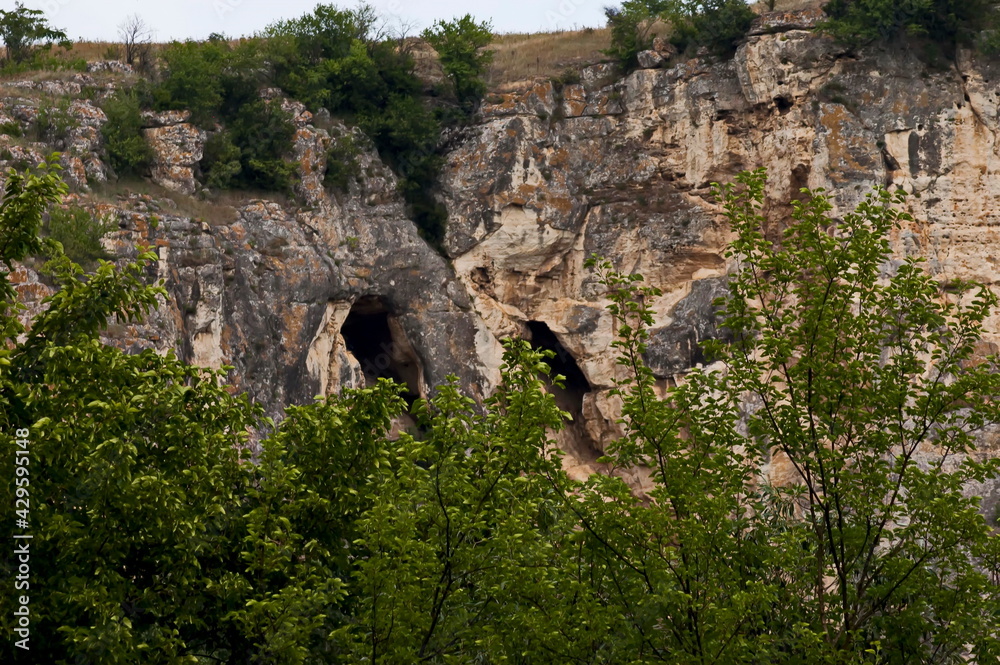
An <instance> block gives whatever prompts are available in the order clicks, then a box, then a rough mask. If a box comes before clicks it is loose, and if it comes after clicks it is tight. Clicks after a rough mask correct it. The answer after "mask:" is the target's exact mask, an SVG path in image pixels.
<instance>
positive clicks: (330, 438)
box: [0, 168, 1000, 665]
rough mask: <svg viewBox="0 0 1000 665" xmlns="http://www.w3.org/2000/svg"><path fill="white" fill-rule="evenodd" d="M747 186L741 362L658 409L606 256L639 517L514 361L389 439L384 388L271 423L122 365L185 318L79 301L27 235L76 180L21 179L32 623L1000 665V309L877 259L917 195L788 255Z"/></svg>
mask: <svg viewBox="0 0 1000 665" xmlns="http://www.w3.org/2000/svg"><path fill="white" fill-rule="evenodd" d="M739 180H740V183H741V185H740V186H739V187H729V186H727V187H720V188H719V189H718V190H717V191H718V194H719V197H720V200H721V202H722V204H723V206H724V210H725V212H726V215H727V217H728V219H729V222H730V225H731V227H732V229H733V231H734V235H735V240H734V242H733V244H732V245H731V247H730V252H729V256H730V259H731V260H732V261H733V266H734V270H733V272H732V277H731V280H730V295H729V296H728V297H727V298H725V299H724V300H725V301H724V304H723V317H724V319H725V321H724V324H725V326H726V327H727V328H728V329H729V330H730V331H731V333H732V335H731V336H730V339H732V340H733V341H732V342H729V343H725V344H724V343H722V342H714V343H710V344H708V345H707V348H706V352H707V353H708V354H709V355H710V357H712V358H713V359H715V360H716V362H718V363H719V365H717V366H715V367H711V368H709V369H704V370H701V369H698V370H692V371H691V372H689V373H688V374H687V375H686V377H684V380H683V381H682V382H681V383H680V384H679V385H676V386H674V387H669V388H667V389H666V392H665V393H663V392H662V386H661V385H660V383H659V382H658V380H657V377H655V376H654V375H653V374H652V372H651V371H650V370H649V369H648V368H647V367H646V365H645V363H644V362H643V360H642V358H643V353H644V351H645V344H646V342H647V340H648V338H649V334H650V326H652V325H653V323H654V322H653V318H652V317H653V314H652V310H651V309H650V307H649V303H650V302H651V301H652V300H653V299H654V298H655V297H657V296H658V295H659V292H658V291H656V290H655V289H652V288H649V287H644V286H643V285H642V280H641V277H640V276H638V275H632V274H624V273H620V272H617V271H615V270H614V269H613V267H612V266H611V265H610V264H608V263H607V262H601V261H596V260H595V261H594V264H593V265H595V266H596V268H597V270H598V273H599V275H600V278H601V281H602V283H603V284H604V286H605V288H606V289H607V294H606V295H607V297H608V299H609V301H610V313H611V315H612V317H613V318H614V322H615V326H616V330H617V331H618V340H617V341H616V342H615V348H616V349H617V351H618V353H619V354H620V359H619V363H620V366H621V367H622V368H623V369H625V370H627V371H625V372H623V373H622V375H621V379H620V380H618V381H617V382H616V384H615V386H614V388H613V392H614V394H615V395H616V396H617V397H619V398H620V399H621V400H622V404H623V419H622V422H621V424H622V427H623V428H624V431H625V434H624V436H623V437H622V438H621V439H619V440H617V441H614V442H611V443H609V444H608V445H607V447H606V454H607V457H606V458H605V459H604V460H602V461H603V462H604V463H606V464H608V465H609V467H610V468H611V469H623V468H631V467H634V466H636V465H641V466H642V467H644V468H646V469H648V470H650V472H651V484H650V487H649V488H648V491H647V492H646V493H645V495H644V496H642V497H637V496H635V495H634V494H633V493H632V491H631V490H630V489H629V487H628V486H627V485H626V484H625V483H624V482H623V481H622V480H621V478H619V477H617V476H615V475H609V476H604V475H595V476H593V477H591V478H589V479H588V480H586V481H585V482H574V481H571V480H570V479H569V478H568V477H567V476H566V474H565V473H564V472H563V470H562V462H561V459H560V453H559V452H558V451H557V450H556V449H555V447H554V446H553V445H552V443H551V441H550V438H549V437H550V433H551V432H552V430H554V429H557V428H559V427H560V426H561V425H562V422H563V418H564V417H565V414H564V413H562V412H561V411H560V410H559V409H558V408H557V406H556V403H555V398H554V396H553V395H552V393H551V391H550V390H548V389H547V388H546V380H545V375H546V374H547V373H549V368H548V366H547V365H546V362H545V354H543V353H541V352H538V351H534V350H532V349H531V348H530V346H529V345H528V344H527V343H525V342H522V341H508V342H507V343H506V347H507V353H506V355H505V364H504V366H503V367H502V372H501V381H500V384H499V386H498V387H497V389H496V391H495V392H494V394H493V396H492V397H490V398H489V399H488V400H487V401H486V403H485V404H483V405H481V406H479V405H476V404H475V403H474V402H473V401H472V400H471V399H469V398H468V397H465V396H463V394H462V391H461V389H460V387H459V386H458V385H456V383H455V381H454V380H451V381H449V382H448V383H446V384H445V385H443V386H439V387H438V389H437V392H436V394H435V396H434V397H432V398H431V399H429V400H421V401H418V402H417V403H416V405H415V406H414V407H413V409H412V412H413V415H414V417H415V418H416V419H417V420H418V421H419V424H420V428H419V430H414V431H412V432H406V433H402V434H400V435H399V436H398V437H390V436H389V430H390V423H391V421H392V419H393V418H394V417H395V416H397V415H398V414H399V413H400V412H401V411H402V410H403V409H404V408H406V406H405V402H404V401H403V399H402V398H401V397H400V394H399V393H400V388H399V387H397V386H394V385H392V384H390V383H389V382H386V381H381V382H379V383H378V384H376V385H375V386H372V387H369V388H365V389H362V390H356V391H348V392H347V393H345V395H343V396H341V397H330V398H328V399H325V400H321V401H318V402H316V403H314V404H310V405H305V406H299V407H290V408H289V409H287V411H286V415H285V419H284V420H283V421H282V422H281V424H280V425H278V426H277V427H274V426H273V423H269V422H267V421H266V420H264V419H262V418H261V415H260V414H261V409H260V407H258V406H255V405H253V404H251V403H250V402H249V400H248V399H247V398H246V397H245V396H234V395H232V394H230V391H228V390H226V388H225V386H224V384H225V381H226V371H225V368H224V369H223V370H220V371H212V370H204V369H199V368H194V367H189V366H186V365H184V364H183V363H181V362H179V361H178V360H177V359H176V358H175V357H174V356H173V354H167V355H164V356H161V355H159V354H157V353H154V352H152V351H143V352H140V353H135V354H126V353H124V352H122V351H121V350H118V349H115V348H112V347H108V346H104V345H103V344H101V343H100V341H99V338H98V336H99V334H100V331H101V330H102V329H103V328H104V327H105V326H106V325H107V324H108V323H109V322H110V321H111V320H112V317H114V320H115V321H118V322H127V321H131V320H135V319H138V318H140V317H141V316H143V315H144V314H146V313H147V312H149V311H150V310H151V309H152V308H153V307H155V306H156V305H157V303H158V302H159V300H160V298H161V297H162V296H163V295H164V291H163V290H162V289H161V288H158V287H151V286H148V284H147V281H146V280H147V279H148V278H147V274H148V272H149V270H148V269H149V268H150V265H149V264H150V263H151V262H153V261H155V260H156V258H155V254H153V253H151V252H147V251H142V252H141V253H140V256H139V258H138V260H137V261H134V262H131V263H126V264H125V265H123V266H122V267H120V268H116V267H115V266H113V265H112V264H109V263H102V264H101V266H100V267H99V268H98V270H97V271H96V272H95V273H94V275H93V276H91V277H89V278H88V279H82V278H81V276H80V274H79V269H78V268H76V267H74V266H73V265H72V263H71V262H70V261H69V260H68V259H66V258H65V257H64V256H61V253H60V251H59V248H58V247H57V246H56V245H54V244H53V243H51V242H44V241H42V240H40V239H39V238H38V235H37V232H38V229H39V225H40V224H41V220H42V218H43V214H44V212H45V210H46V208H47V207H48V206H49V205H50V204H53V203H55V202H57V201H58V199H59V198H60V196H61V194H62V193H64V192H65V186H64V185H62V184H61V183H60V181H59V180H58V178H57V177H56V175H55V174H54V173H53V172H52V171H50V170H48V169H44V168H43V169H42V170H41V171H40V172H37V173H29V174H12V175H10V176H9V178H8V181H7V186H6V190H5V196H4V199H3V201H2V202H0V330H2V331H3V335H4V343H3V344H0V445H2V451H3V452H2V459H0V473H4V474H6V477H7V478H10V479H12V480H14V481H16V482H8V483H3V484H2V486H0V487H2V490H0V501H2V503H3V505H4V506H7V507H8V508H7V510H8V511H11V512H8V513H7V518H8V523H9V524H14V526H15V533H30V534H31V535H32V539H31V540H30V541H29V547H30V557H29V559H30V564H29V565H28V568H29V572H30V586H28V585H25V586H23V587H20V588H19V589H18V591H17V594H18V595H22V594H23V595H24V596H25V597H26V598H27V600H26V601H22V600H21V599H20V598H18V599H17V601H18V604H17V605H16V606H15V607H16V608H19V607H20V606H21V605H24V606H25V607H27V608H28V609H27V610H25V611H26V612H28V616H29V619H28V625H29V626H30V629H28V630H27V635H28V636H29V637H25V639H29V644H30V648H31V651H30V652H28V653H30V656H31V658H32V660H33V662H51V663H58V662H83V663H127V662H143V663H151V664H157V663H164V664H165V663H179V662H191V663H201V662H222V663H231V664H233V665H236V664H238V663H263V662H267V663H281V664H285V663H288V664H301V663H307V662H308V663H358V662H368V663H400V664H402V663H414V662H429V663H455V662H491V663H498V662H521V663H528V662H530V663H553V664H556V663H560V664H561V663H571V662H588V663H606V664H608V665H611V664H619V663H649V662H666V663H677V664H682V663H685V664H686V663H704V662H718V663H747V664H750V663H779V664H786V663H787V664H789V665H791V664H793V663H825V664H835V665H841V664H843V665H849V664H850V665H853V664H859V663H892V664H894V665H897V664H898V665H903V664H905V663H960V662H966V655H967V654H971V655H972V656H973V657H976V658H977V659H978V662H980V663H987V662H996V659H997V658H998V657H1000V635H998V634H997V632H996V626H997V624H996V617H997V616H998V614H997V613H998V611H1000V586H998V583H997V576H998V575H1000V535H997V534H994V533H991V531H990V527H989V525H988V524H987V523H986V521H985V519H984V518H983V517H982V515H981V514H980V512H979V510H978V509H979V503H978V500H977V499H976V498H970V497H968V496H966V494H965V492H964V490H965V489H966V488H967V487H968V486H969V484H970V483H977V482H983V481H986V480H989V479H993V478H996V476H997V474H998V473H1000V469H998V466H1000V460H997V459H993V460H990V459H988V458H985V457H984V455H983V454H982V451H976V450H975V448H974V444H975V442H976V439H975V438H974V437H975V435H977V434H978V433H981V432H982V431H983V430H984V428H986V427H988V426H993V425H996V424H998V423H1000V406H998V398H997V395H998V394H1000V374H998V373H997V367H996V363H997V358H996V357H995V356H991V357H986V358H983V357H980V356H979V355H978V350H979V345H978V342H979V340H980V338H981V334H982V326H983V322H984V321H985V320H986V317H987V316H989V315H990V313H991V310H992V309H993V308H994V306H995V305H996V300H997V299H996V297H995V296H994V295H992V293H991V292H990V291H989V290H987V289H985V288H983V287H978V286H975V285H970V284H949V285H948V289H949V290H948V291H947V292H944V291H943V290H942V287H941V286H940V285H939V284H938V283H937V282H936V281H934V280H933V279H932V278H931V277H930V276H928V275H927V274H926V273H924V272H923V271H922V270H921V266H920V263H919V261H917V260H914V259H907V260H904V261H902V262H891V261H889V260H888V259H889V256H890V250H889V243H888V240H887V238H888V234H889V232H890V231H891V230H892V229H893V228H894V227H895V226H896V225H897V224H899V223H900V222H908V221H909V219H908V217H907V216H906V215H904V214H902V213H900V212H898V211H897V206H898V204H899V202H900V199H899V198H898V197H896V196H895V195H891V194H889V193H888V192H886V191H884V190H877V191H876V192H875V193H874V194H872V195H871V196H870V197H869V198H868V199H866V200H865V201H864V202H863V203H862V204H861V205H860V206H859V207H858V209H857V210H856V211H855V212H853V213H848V214H846V215H843V216H842V218H841V219H840V220H834V219H832V218H831V216H830V213H831V206H830V203H829V200H828V199H827V198H826V197H825V196H824V195H822V194H821V193H817V194H815V195H812V196H807V197H804V200H802V201H795V202H793V203H792V207H793V210H794V213H793V215H792V219H791V220H790V221H789V223H788V225H787V228H786V230H785V231H784V233H783V235H782V238H781V241H780V243H778V244H775V243H773V242H772V241H770V240H767V239H766V237H765V235H764V233H763V230H762V229H763V226H764V225H765V222H766V220H765V219H764V218H763V217H762V213H761V209H762V202H763V191H764V178H763V174H762V173H760V172H757V173H753V174H744V175H742V176H740V178H739ZM39 252H48V253H49V254H50V255H52V256H53V257H54V262H53V264H51V268H50V270H51V272H52V274H53V276H54V278H55V280H56V282H57V285H58V287H59V290H58V291H57V292H56V293H55V294H54V295H53V296H51V297H50V298H49V299H48V301H47V305H48V307H47V308H46V309H44V310H43V311H41V313H39V314H37V315H35V316H34V317H33V320H32V321H31V326H30V328H26V327H25V326H24V325H23V324H22V323H21V322H20V321H19V319H18V315H22V316H23V315H24V309H23V304H22V303H21V302H20V299H21V295H20V292H19V291H18V290H17V289H16V288H15V286H14V284H12V283H11V279H10V277H9V275H10V273H9V271H10V270H11V269H12V268H13V265H14V263H15V262H17V261H19V260H21V259H23V258H24V257H25V256H28V255H30V254H36V253H39ZM885 270H888V271H889V272H888V273H887V274H886V273H885V272H884V271H885ZM723 368H724V369H723ZM560 380H561V379H560V377H554V378H553V381H555V382H556V383H559V381H560ZM265 430H270V431H271V433H270V434H269V435H266V436H264V437H263V439H262V440H261V442H260V444H259V448H258V454H257V455H256V456H255V459H253V460H251V459H250V454H249V450H250V432H252V431H258V432H260V431H265ZM767 469H770V471H771V474H772V475H770V476H768V475H767V474H766V473H764V472H763V471H764V470H767ZM772 480H773V481H775V482H771V481H772ZM16 499H20V500H21V503H19V504H15V500H16ZM13 511H19V512H13ZM15 520H23V522H16V521H15ZM17 557H18V555H16V554H14V552H13V548H8V549H7V550H5V552H4V554H3V556H2V558H0V570H2V572H3V574H4V575H5V576H6V577H8V579H15V576H16V575H17V574H22V573H21V572H19V570H20V569H19V568H18V566H20V565H21V564H20V563H19V561H23V559H21V560H19V559H18V558H17ZM23 574H25V575H27V573H23ZM991 575H992V577H991ZM18 611H19V610H18ZM15 619H16V617H15V615H14V613H13V612H12V611H6V612H4V613H3V618H2V619H0V622H2V626H3V629H4V630H5V631H6V632H7V633H8V634H9V635H11V636H15V637H20V636H18V635H17V633H15V632H14V629H15V628H16V627H19V626H17V625H16V624H15ZM2 649H3V655H4V661H5V662H17V660H16V658H15V654H22V655H23V653H24V652H21V651H16V649H17V647H16V646H15V644H14V640H5V641H4V645H3V647H2Z"/></svg>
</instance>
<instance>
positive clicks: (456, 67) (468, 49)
mask: <svg viewBox="0 0 1000 665" xmlns="http://www.w3.org/2000/svg"><path fill="white" fill-rule="evenodd" d="M421 36H422V37H423V38H424V39H425V40H426V41H427V43H428V44H430V45H431V46H433V47H434V50H435V51H437V52H438V58H440V60H441V67H442V68H443V69H444V73H445V75H446V76H447V77H448V79H449V80H450V82H451V86H452V90H453V91H454V94H455V97H456V99H457V100H458V103H459V104H460V105H461V106H462V107H463V108H464V109H466V110H470V109H472V108H473V107H474V106H475V105H476V104H477V103H478V102H479V100H480V99H481V98H482V96H483V94H485V92H486V83H485V81H484V80H483V77H484V76H485V74H486V70H487V67H489V64H490V62H492V60H493V51H489V50H486V47H487V46H489V44H490V42H492V41H493V32H492V26H491V25H490V23H489V21H484V22H482V23H477V22H476V20H475V19H474V18H473V17H472V15H471V14H466V15H465V16H463V17H461V18H456V19H454V20H451V21H437V22H435V23H434V25H433V26H432V27H430V28H427V29H426V30H424V31H423V33H422V35H421Z"/></svg>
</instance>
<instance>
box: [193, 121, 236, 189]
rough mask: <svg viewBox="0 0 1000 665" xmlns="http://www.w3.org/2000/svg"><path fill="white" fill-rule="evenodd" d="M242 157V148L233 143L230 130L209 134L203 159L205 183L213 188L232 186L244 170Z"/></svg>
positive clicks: (228, 187)
mask: <svg viewBox="0 0 1000 665" xmlns="http://www.w3.org/2000/svg"><path fill="white" fill-rule="evenodd" d="M240 157H241V153H240V149H239V148H238V147H236V145H235V144H234V143H233V139H232V136H230V134H229V132H228V131H226V130H220V131H218V132H216V133H214V134H212V135H211V136H209V137H208V140H207V141H205V151H204V156H203V157H202V160H201V168H202V171H203V172H204V173H205V184H206V185H208V186H209V187H211V188H213V189H230V188H232V187H233V186H234V183H235V182H236V178H237V176H239V175H240V171H242V170H243V165H242V164H241V163H240Z"/></svg>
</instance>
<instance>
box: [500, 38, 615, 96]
mask: <svg viewBox="0 0 1000 665" xmlns="http://www.w3.org/2000/svg"><path fill="white" fill-rule="evenodd" d="M610 45H611V31H610V30H608V29H607V28H588V29H585V30H574V31H566V32H541V33H534V34H509V35H498V36H497V37H496V39H495V40H494V42H493V43H492V44H491V45H490V48H491V49H492V50H493V51H495V54H494V56H493V65H492V66H491V67H490V73H489V76H488V78H487V82H488V83H489V86H490V88H491V89H493V90H503V89H505V88H508V87H511V85H512V84H516V83H517V82H519V81H526V80H530V79H533V78H535V77H538V76H541V77H551V76H556V75H558V74H560V73H562V71H563V70H565V69H567V68H570V67H573V68H577V69H579V68H580V67H583V66H585V65H590V64H593V63H595V62H601V61H603V60H606V57H605V56H604V54H602V53H601V51H602V50H603V49H606V48H608V46H610Z"/></svg>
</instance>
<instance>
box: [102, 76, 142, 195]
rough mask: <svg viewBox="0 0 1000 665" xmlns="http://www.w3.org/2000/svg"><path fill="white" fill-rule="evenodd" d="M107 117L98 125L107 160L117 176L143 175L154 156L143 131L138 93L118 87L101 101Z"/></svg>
mask: <svg viewBox="0 0 1000 665" xmlns="http://www.w3.org/2000/svg"><path fill="white" fill-rule="evenodd" d="M101 108H102V109H103V110H104V113H105V115H107V117H108V121H107V122H106V123H104V124H103V125H101V134H102V135H103V137H104V146H105V150H107V153H108V162H109V163H110V165H111V168H113V169H114V170H115V172H116V173H117V174H118V175H119V176H123V175H135V176H142V175H145V174H146V172H147V171H148V170H149V167H150V164H151V163H152V160H153V149H152V148H151V147H150V146H149V144H148V143H147V142H146V138H145V137H144V136H143V134H142V116H141V107H140V103H139V95H138V94H136V92H135V91H134V90H118V91H116V92H115V94H113V95H111V96H110V97H108V98H107V99H105V100H104V102H103V103H102V104H101Z"/></svg>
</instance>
